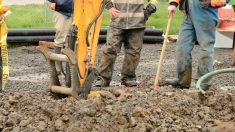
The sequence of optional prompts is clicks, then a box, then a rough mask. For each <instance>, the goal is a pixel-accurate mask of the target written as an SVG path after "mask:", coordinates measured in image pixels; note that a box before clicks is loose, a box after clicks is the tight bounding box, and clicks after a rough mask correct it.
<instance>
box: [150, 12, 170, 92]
mask: <svg viewBox="0 0 235 132" xmlns="http://www.w3.org/2000/svg"><path fill="white" fill-rule="evenodd" d="M171 19H172V16H170V17H169V18H168V23H167V28H166V34H165V35H164V41H163V45H162V52H161V55H160V60H159V63H158V65H157V73H156V77H155V80H154V84H153V87H154V88H157V87H159V79H160V73H161V67H162V64H163V59H164V55H165V51H166V45H167V38H168V34H169V31H170V26H171Z"/></svg>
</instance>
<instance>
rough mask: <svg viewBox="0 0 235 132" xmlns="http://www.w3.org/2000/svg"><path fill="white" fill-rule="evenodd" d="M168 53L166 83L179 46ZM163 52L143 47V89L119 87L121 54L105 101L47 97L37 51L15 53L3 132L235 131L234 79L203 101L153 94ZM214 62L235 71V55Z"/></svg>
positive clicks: (226, 52)
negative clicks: (158, 65)
mask: <svg viewBox="0 0 235 132" xmlns="http://www.w3.org/2000/svg"><path fill="white" fill-rule="evenodd" d="M167 49H168V50H167V52H166V53H167V54H166V56H165V61H164V65H163V68H162V73H161V77H162V80H164V79H166V78H171V77H174V76H175V66H176V61H175V44H174V43H172V44H170V45H169V46H168V48H167ZM197 50H198V46H196V47H195V48H194V51H193V60H194V61H193V65H194V69H193V77H195V76H196V69H197V68H196V67H197ZM160 52H161V45H160V44H156V45H148V44H146V45H144V47H143V51H142V56H141V60H140V64H139V67H138V69H137V75H138V81H139V82H140V85H139V86H138V87H135V88H125V87H123V86H119V84H120V83H119V80H120V68H121V65H122V64H121V63H122V59H123V57H124V56H123V52H121V53H120V56H119V57H118V60H117V61H116V67H115V72H114V76H113V82H112V86H113V87H111V88H103V89H101V96H100V97H91V98H89V99H88V100H75V99H73V98H61V97H58V96H57V95H54V94H51V93H50V92H48V77H47V75H48V74H47V65H46V61H45V58H44V57H43V56H42V55H41V54H40V53H38V52H37V51H36V50H35V47H34V46H30V47H16V48H10V49H9V63H10V78H9V82H8V86H7V89H6V92H4V93H1V94H0V131H2V132H9V131H13V132H20V131H22V132H39V131H48V132H54V131H65V132H86V131H94V132H97V131H101V132H109V131H121V132H129V131H130V132H145V131H148V132H172V131H176V132H179V131H182V132H198V131H199V132H208V131H212V132H226V129H232V130H231V132H232V131H235V123H234V122H235V89H234V87H233V88H232V87H228V86H232V85H233V86H234V85H235V74H234V73H233V74H224V75H218V76H216V77H214V78H213V79H212V81H211V84H212V86H211V88H210V90H209V91H208V92H207V94H206V95H204V96H202V95H201V94H200V93H199V92H198V90H197V89H196V88H195V86H192V88H190V89H189V90H181V89H176V88H173V87H172V86H164V87H160V88H158V89H152V88H151V85H152V82H153V80H154V77H155V74H156V67H157V63H158V60H159V56H160ZM98 58H99V50H98ZM214 58H215V59H216V60H217V61H219V62H221V63H219V64H218V63H217V64H216V65H215V69H221V68H229V67H232V66H231V64H232V49H216V51H215V57H214ZM225 86H226V87H225ZM221 87H223V89H221ZM227 132H229V131H227Z"/></svg>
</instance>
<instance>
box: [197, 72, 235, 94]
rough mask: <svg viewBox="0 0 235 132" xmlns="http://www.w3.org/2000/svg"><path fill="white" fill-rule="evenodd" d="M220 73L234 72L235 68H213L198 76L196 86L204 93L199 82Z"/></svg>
mask: <svg viewBox="0 0 235 132" xmlns="http://www.w3.org/2000/svg"><path fill="white" fill-rule="evenodd" d="M222 73H235V68H227V69H220V70H215V71H212V72H210V73H207V74H205V75H204V76H202V77H201V78H199V80H198V81H197V84H196V87H197V88H198V89H199V91H200V92H201V93H203V94H205V91H204V90H203V89H202V88H201V84H202V83H203V82H204V81H205V80H207V79H209V78H211V77H212V76H215V75H218V74H222Z"/></svg>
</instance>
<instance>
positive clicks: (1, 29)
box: [0, 0, 9, 90]
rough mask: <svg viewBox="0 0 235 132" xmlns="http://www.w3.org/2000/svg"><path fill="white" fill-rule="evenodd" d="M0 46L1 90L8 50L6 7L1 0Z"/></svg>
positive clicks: (7, 73)
mask: <svg viewBox="0 0 235 132" xmlns="http://www.w3.org/2000/svg"><path fill="white" fill-rule="evenodd" d="M0 10H1V11H0V12H3V14H0V47H1V59H2V90H4V89H5V87H6V83H7V80H8V76H9V67H8V51H7V42H6V40H7V31H8V30H7V24H6V21H5V13H6V12H7V10H8V8H7V7H4V6H3V5H2V0H0Z"/></svg>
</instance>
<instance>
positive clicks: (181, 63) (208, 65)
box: [177, 0, 217, 86]
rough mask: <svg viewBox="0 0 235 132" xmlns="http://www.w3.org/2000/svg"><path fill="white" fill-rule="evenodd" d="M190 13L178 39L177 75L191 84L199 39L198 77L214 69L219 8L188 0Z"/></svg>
mask: <svg viewBox="0 0 235 132" xmlns="http://www.w3.org/2000/svg"><path fill="white" fill-rule="evenodd" d="M188 2H189V13H188V15H187V16H185V18H184V20H183V22H182V24H181V28H180V33H179V37H178V41H177V75H178V79H179V83H180V84H181V85H184V86H190V84H191V78H192V55H191V52H192V50H193V47H194V45H195V42H196V41H198V43H199V45H200V47H199V52H198V53H197V54H198V58H195V59H198V70H197V78H199V77H201V76H203V75H204V74H206V73H208V72H211V71H212V70H213V60H212V56H213V52H214V43H215V26H216V24H217V8H211V7H206V8H205V7H202V6H201V3H200V2H199V0H188Z"/></svg>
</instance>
